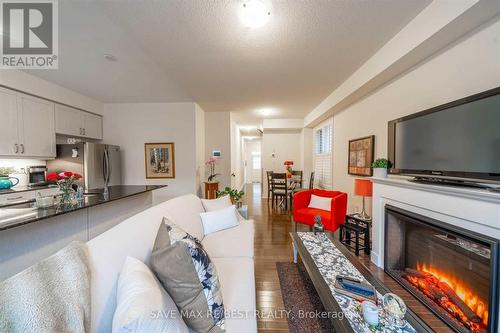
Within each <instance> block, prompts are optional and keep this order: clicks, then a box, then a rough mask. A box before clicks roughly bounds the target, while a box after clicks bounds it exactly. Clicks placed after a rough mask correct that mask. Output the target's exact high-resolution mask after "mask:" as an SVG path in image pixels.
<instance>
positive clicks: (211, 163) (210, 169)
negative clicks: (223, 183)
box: [205, 157, 220, 182]
mask: <svg viewBox="0 0 500 333" xmlns="http://www.w3.org/2000/svg"><path fill="white" fill-rule="evenodd" d="M216 163H217V159H216V158H215V157H210V158H209V159H208V160H207V161H206V162H205V166H208V172H209V175H208V181H209V182H211V181H213V180H214V179H215V178H217V176H218V175H220V173H215V164H216Z"/></svg>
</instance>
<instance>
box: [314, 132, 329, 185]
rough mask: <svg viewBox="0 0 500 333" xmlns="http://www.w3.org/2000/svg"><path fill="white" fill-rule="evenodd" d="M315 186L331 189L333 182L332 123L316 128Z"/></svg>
mask: <svg viewBox="0 0 500 333" xmlns="http://www.w3.org/2000/svg"><path fill="white" fill-rule="evenodd" d="M314 141H315V142H314V153H315V154H314V186H315V187H318V188H322V189H331V188H332V187H333V184H332V125H331V124H328V125H326V126H323V127H321V128H319V129H317V130H316V132H315V135H314Z"/></svg>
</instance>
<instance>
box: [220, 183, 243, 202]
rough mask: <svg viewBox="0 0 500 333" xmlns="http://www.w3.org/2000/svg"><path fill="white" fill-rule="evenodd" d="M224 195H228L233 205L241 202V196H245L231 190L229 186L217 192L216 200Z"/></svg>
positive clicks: (240, 192)
mask: <svg viewBox="0 0 500 333" xmlns="http://www.w3.org/2000/svg"><path fill="white" fill-rule="evenodd" d="M225 195H229V197H230V198H231V200H232V201H233V202H234V203H237V202H239V201H240V200H241V198H243V196H244V195H245V192H243V191H238V190H237V189H232V188H230V187H229V186H228V187H226V188H225V189H223V190H222V191H217V198H220V197H223V196H225Z"/></svg>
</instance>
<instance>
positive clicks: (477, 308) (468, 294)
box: [417, 263, 488, 326]
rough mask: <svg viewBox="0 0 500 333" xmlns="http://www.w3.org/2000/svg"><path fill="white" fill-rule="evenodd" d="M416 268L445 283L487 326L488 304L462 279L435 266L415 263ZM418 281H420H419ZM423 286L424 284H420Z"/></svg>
mask: <svg viewBox="0 0 500 333" xmlns="http://www.w3.org/2000/svg"><path fill="white" fill-rule="evenodd" d="M417 270H418V271H421V272H425V273H428V274H431V275H432V276H434V277H435V278H436V279H438V280H439V282H442V283H445V284H447V285H448V287H450V288H451V289H452V290H453V291H454V292H455V293H456V294H457V296H458V297H459V298H460V299H461V300H462V301H463V302H464V303H465V304H466V305H467V306H468V307H469V308H470V309H471V310H472V311H473V312H474V313H476V314H477V315H478V317H479V318H481V321H482V323H483V324H484V325H485V326H488V306H487V304H488V303H487V302H485V301H483V300H481V299H480V298H479V297H478V296H477V295H476V294H475V293H474V291H473V290H472V289H470V288H469V287H468V286H467V285H466V284H465V283H464V282H463V281H461V280H460V279H459V278H458V277H455V276H453V275H450V274H447V273H445V272H442V271H440V270H439V269H437V268H436V267H433V266H431V265H426V264H421V263H417ZM419 282H420V281H419ZM422 287H423V288H425V286H422Z"/></svg>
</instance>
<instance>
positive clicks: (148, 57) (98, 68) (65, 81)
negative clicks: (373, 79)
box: [28, 0, 430, 118]
mask: <svg viewBox="0 0 500 333" xmlns="http://www.w3.org/2000/svg"><path fill="white" fill-rule="evenodd" d="M429 3H430V0H404V1H401V0H377V1H368V0H336V1H332V0H314V1H313V0H310V1H299V0H289V1H272V3H271V4H270V5H271V8H272V9H271V15H272V17H271V20H270V21H269V23H268V24H267V25H265V26H264V27H261V28H258V29H254V30H251V29H249V28H245V27H244V26H243V25H242V24H241V23H240V22H239V20H238V16H237V11H238V9H239V6H241V5H242V1H238V0H234V1H227V0H219V1H208V0H207V1H202V0H166V1H159V0H156V1H138V0H122V1H118V0H116V1H109V0H108V1H84V0H80V1H76V0H71V1H66V0H65V1H59V17H60V19H59V35H60V42H59V48H60V49H59V54H60V58H59V59H60V62H59V70H57V71H50V70H44V71H42V70H36V71H35V70H30V71H28V72H29V73H32V74H35V75H37V76H39V77H42V78H45V79H47V80H50V81H53V82H55V83H58V84H61V85H63V86H65V87H67V88H70V89H73V90H76V91H78V92H80V93H83V94H85V95H88V96H90V97H93V98H95V99H97V100H100V101H103V102H182V101H196V102H197V103H198V104H199V105H200V106H201V107H202V108H203V109H204V110H205V111H238V112H243V113H245V114H247V116H251V115H253V114H255V115H257V114H258V113H256V110H258V109H259V108H264V107H269V108H273V109H274V110H275V113H274V114H272V115H271V116H272V117H277V118H279V117H281V118H293V117H303V116H304V115H305V114H307V113H308V112H310V111H311V110H312V109H313V108H314V107H315V106H317V105H318V104H319V103H320V102H321V101H322V100H323V99H324V98H325V97H326V96H327V95H329V94H330V93H331V92H332V91H333V90H334V89H335V88H336V87H337V86H338V85H339V84H341V83H342V82H343V81H344V80H345V79H346V78H347V77H348V76H349V75H350V74H351V73H353V72H354V71H355V70H356V69H357V68H358V67H359V66H360V65H361V64H362V63H363V62H364V61H366V60H367V59H368V58H369V57H370V56H371V55H373V54H374V53H375V52H376V51H377V50H378V49H379V48H380V47H381V46H382V45H384V43H386V42H387V41H388V40H389V39H390V38H391V37H392V36H394V35H395V34H396V33H397V32H398V31H399V30H400V29H401V28H402V27H403V26H405V25H406V24H407V23H408V22H409V21H410V20H411V19H412V18H413V17H415V16H416V15H417V14H418V13H419V12H420V11H421V10H422V9H423V8H424V7H425V6H426V5H427V4H429ZM106 53H110V54H113V55H115V56H116V57H117V58H118V61H117V62H110V61H108V60H105V59H104V57H103V55H104V54H106Z"/></svg>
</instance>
